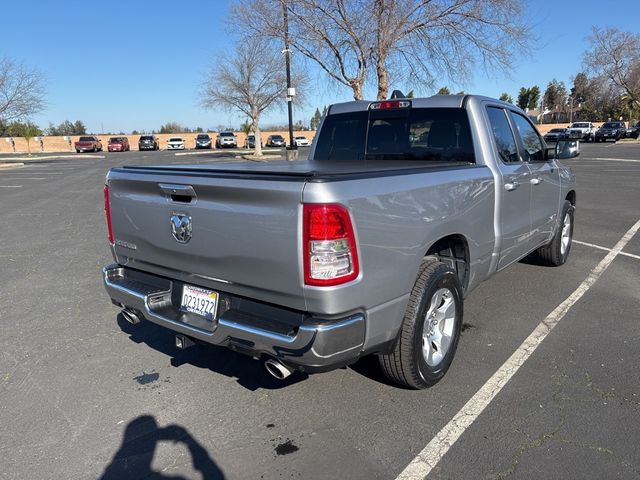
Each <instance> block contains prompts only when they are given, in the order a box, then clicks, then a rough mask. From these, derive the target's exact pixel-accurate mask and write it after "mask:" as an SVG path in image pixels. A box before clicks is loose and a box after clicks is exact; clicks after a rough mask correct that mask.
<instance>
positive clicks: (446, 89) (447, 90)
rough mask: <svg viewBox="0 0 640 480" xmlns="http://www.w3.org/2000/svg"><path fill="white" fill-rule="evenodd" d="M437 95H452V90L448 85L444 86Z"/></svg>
mask: <svg viewBox="0 0 640 480" xmlns="http://www.w3.org/2000/svg"><path fill="white" fill-rule="evenodd" d="M436 95H451V92H450V91H449V89H448V88H447V87H442V88H440V90H438V93H437V94H436Z"/></svg>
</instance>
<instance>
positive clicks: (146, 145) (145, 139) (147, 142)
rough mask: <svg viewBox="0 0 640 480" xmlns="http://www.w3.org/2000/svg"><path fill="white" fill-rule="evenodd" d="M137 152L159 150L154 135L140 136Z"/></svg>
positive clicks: (158, 144) (156, 138)
mask: <svg viewBox="0 0 640 480" xmlns="http://www.w3.org/2000/svg"><path fill="white" fill-rule="evenodd" d="M138 150H160V140H158V137H156V136H155V135H140V139H139V140H138Z"/></svg>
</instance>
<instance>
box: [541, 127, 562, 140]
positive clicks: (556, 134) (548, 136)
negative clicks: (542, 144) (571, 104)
mask: <svg viewBox="0 0 640 480" xmlns="http://www.w3.org/2000/svg"><path fill="white" fill-rule="evenodd" d="M565 138H567V129H566V128H552V129H551V130H549V131H548V132H547V133H545V134H544V139H545V141H547V142H557V141H558V140H562V139H565Z"/></svg>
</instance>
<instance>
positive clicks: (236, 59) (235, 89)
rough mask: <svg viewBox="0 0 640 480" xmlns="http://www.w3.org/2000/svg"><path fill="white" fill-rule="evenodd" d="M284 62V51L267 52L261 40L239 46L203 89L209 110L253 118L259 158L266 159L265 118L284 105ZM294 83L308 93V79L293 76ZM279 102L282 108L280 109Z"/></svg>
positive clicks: (213, 70)
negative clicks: (221, 109) (262, 132)
mask: <svg viewBox="0 0 640 480" xmlns="http://www.w3.org/2000/svg"><path fill="white" fill-rule="evenodd" d="M283 62H284V61H283V58H282V56H281V54H280V50H274V49H270V48H264V44H263V43H261V42H260V40H259V39H257V38H254V39H250V40H248V41H244V42H242V43H240V44H238V46H237V47H236V51H235V54H234V55H233V57H232V59H231V60H230V61H228V62H226V63H224V64H222V65H220V64H218V63H216V64H215V65H213V66H212V67H211V71H210V73H209V75H208V76H207V78H206V79H205V80H204V82H203V85H202V90H201V93H200V97H201V100H202V104H203V106H204V107H205V108H208V109H216V108H219V107H221V106H222V107H225V108H227V109H229V110H237V111H239V112H241V113H243V114H244V115H246V116H247V117H248V118H249V121H250V123H251V129H252V130H253V133H254V135H255V136H256V141H255V154H256V155H258V156H260V155H262V147H261V145H260V117H261V115H262V114H263V113H264V112H266V111H267V110H269V109H271V108H274V107H277V106H282V105H284V100H285V95H286V93H287V83H286V79H285V71H284V63H283ZM292 81H293V84H294V85H296V86H297V87H298V88H299V89H300V90H299V91H302V90H304V84H305V83H304V77H302V76H301V75H297V74H293V75H292ZM278 100H282V104H280V105H278V103H277V101H278Z"/></svg>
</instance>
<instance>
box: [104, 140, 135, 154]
mask: <svg viewBox="0 0 640 480" xmlns="http://www.w3.org/2000/svg"><path fill="white" fill-rule="evenodd" d="M129 150H131V147H130V146H129V139H128V138H127V137H111V138H110V139H109V142H108V143H107V151H109V152H128V151H129Z"/></svg>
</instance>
